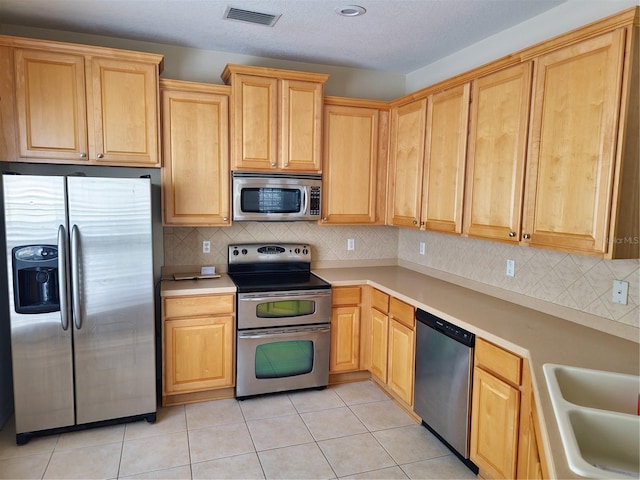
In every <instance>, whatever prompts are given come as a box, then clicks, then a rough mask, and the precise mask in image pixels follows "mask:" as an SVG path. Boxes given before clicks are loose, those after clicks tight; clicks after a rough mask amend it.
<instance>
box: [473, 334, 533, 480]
mask: <svg viewBox="0 0 640 480" xmlns="http://www.w3.org/2000/svg"><path fill="white" fill-rule="evenodd" d="M521 381H522V359H521V358H520V357H519V356H517V355H514V354H513V353H511V352H507V351H506V350H503V349H502V348H500V347H498V346H496V345H493V344H491V343H489V342H486V341H484V340H483V339H481V338H476V346H475V352H474V369H473V389H472V390H473V393H472V400H471V453H470V458H471V460H472V461H473V462H474V463H475V464H476V465H477V466H478V468H479V469H480V474H481V475H482V476H483V477H488V478H515V477H516V461H517V455H518V420H519V414H520V384H521Z"/></svg>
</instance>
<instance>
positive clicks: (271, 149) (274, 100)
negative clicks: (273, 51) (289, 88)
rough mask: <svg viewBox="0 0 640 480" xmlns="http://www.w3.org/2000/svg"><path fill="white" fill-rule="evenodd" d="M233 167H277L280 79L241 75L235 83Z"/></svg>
mask: <svg viewBox="0 0 640 480" xmlns="http://www.w3.org/2000/svg"><path fill="white" fill-rule="evenodd" d="M232 88H233V94H232V95H233V105H234V106H233V115H232V118H233V129H234V131H233V132H232V138H233V160H232V161H233V168H234V169H239V170H242V169H244V170H273V169H275V168H276V167H277V166H278V80H277V79H276V78H267V77H259V76H253V75H241V74H238V75H237V76H236V77H235V78H234V83H233V86H232Z"/></svg>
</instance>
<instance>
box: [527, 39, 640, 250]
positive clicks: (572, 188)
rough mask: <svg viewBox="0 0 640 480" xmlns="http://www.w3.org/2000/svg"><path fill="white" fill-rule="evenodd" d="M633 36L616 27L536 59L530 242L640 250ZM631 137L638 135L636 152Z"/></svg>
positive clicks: (529, 193)
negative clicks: (626, 143) (625, 141)
mask: <svg viewBox="0 0 640 480" xmlns="http://www.w3.org/2000/svg"><path fill="white" fill-rule="evenodd" d="M627 37H628V38H627ZM632 41H633V40H632V36H631V29H617V30H615V31H612V32H610V33H607V34H604V35H600V36H598V37H594V38H591V39H588V40H584V41H582V42H579V43H576V44H574V45H570V46H568V47H565V48H562V49H559V50H557V51H554V52H552V53H549V54H546V55H543V56H541V57H539V58H538V59H537V62H536V63H537V66H536V75H535V79H534V94H533V112H532V116H531V118H532V127H531V138H530V143H529V159H528V162H529V165H528V174H527V186H526V188H527V193H526V203H525V210H524V218H523V225H524V228H523V231H524V235H523V237H524V238H525V240H527V241H528V243H529V244H530V245H532V246H541V247H548V248H554V249H557V250H563V251H569V252H575V253H587V254H600V255H603V256H609V257H618V256H620V257H625V256H635V257H637V256H638V252H639V246H638V243H639V242H638V236H637V235H638V149H637V136H638V108H639V107H638V82H637V68H638V67H637V65H636V66H635V67H634V66H633V65H630V62H631V61H632V60H633V61H634V62H635V63H637V61H638V60H637V58H636V57H637V51H635V54H632V53H631V52H633V51H634V50H633V49H632V48H631V47H632V46H633V45H632ZM635 42H636V43H637V39H636V40H635ZM625 44H626V45H627V48H626V53H627V55H626V57H625ZM625 58H626V62H625ZM631 68H635V73H633V72H632V71H631ZM634 75H635V80H634V79H633V76H634ZM634 82H635V83H634ZM629 84H633V85H635V86H634V87H631V88H630V87H629ZM621 95H622V97H621ZM629 121H630V124H628V123H627V122H629ZM628 126H630V127H631V128H632V130H631V131H629V132H628V133H627V132H625V128H627V127H628ZM627 135H628V136H629V137H634V136H635V137H636V139H635V140H630V141H631V142H634V143H635V145H636V147H635V148H632V149H631V151H629V150H628V149H627V148H626V145H624V140H625V138H626V136H627ZM623 153H624V155H626V158H625V157H624V156H623ZM633 212H635V213H633ZM625 237H626V238H625ZM618 240H619V241H620V242H619V243H620V245H618V244H617V243H618ZM625 240H626V245H625ZM618 247H620V248H618Z"/></svg>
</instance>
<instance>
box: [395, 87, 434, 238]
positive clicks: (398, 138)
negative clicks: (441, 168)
mask: <svg viewBox="0 0 640 480" xmlns="http://www.w3.org/2000/svg"><path fill="white" fill-rule="evenodd" d="M426 121H427V99H426V98H425V99H421V100H416V101H414V102H411V103H408V104H406V105H401V106H397V107H393V108H392V109H391V135H390V159H389V199H388V200H389V205H388V209H387V223H389V224H390V225H395V226H399V227H414V228H420V207H421V199H422V176H423V175H422V174H423V168H424V138H425V132H426Z"/></svg>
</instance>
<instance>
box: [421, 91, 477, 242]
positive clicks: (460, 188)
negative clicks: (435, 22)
mask: <svg viewBox="0 0 640 480" xmlns="http://www.w3.org/2000/svg"><path fill="white" fill-rule="evenodd" d="M469 90H470V86H469V84H468V83H467V84H464V85H461V86H459V87H456V88H451V89H449V90H446V91H444V92H441V93H437V94H435V95H431V96H430V97H429V99H428V106H427V125H426V128H427V132H426V147H425V166H424V181H423V192H422V211H421V215H420V217H421V218H420V225H421V226H423V227H424V228H425V229H426V230H434V231H439V232H446V233H457V234H460V233H462V202H463V193H464V174H465V164H466V160H467V129H468V124H469Z"/></svg>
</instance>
